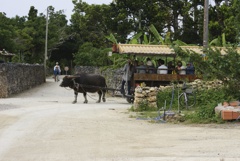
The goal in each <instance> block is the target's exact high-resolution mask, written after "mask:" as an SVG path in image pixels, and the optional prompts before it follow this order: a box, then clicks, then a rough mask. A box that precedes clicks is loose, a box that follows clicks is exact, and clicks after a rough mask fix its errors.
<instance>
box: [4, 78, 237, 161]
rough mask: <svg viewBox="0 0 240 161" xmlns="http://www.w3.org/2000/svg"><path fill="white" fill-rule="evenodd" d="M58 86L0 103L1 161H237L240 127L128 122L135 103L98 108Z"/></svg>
mask: <svg viewBox="0 0 240 161" xmlns="http://www.w3.org/2000/svg"><path fill="white" fill-rule="evenodd" d="M59 84H60V82H53V80H52V79H50V78H49V79H47V82H46V83H45V84H43V85H41V86H38V87H36V88H33V89H31V90H28V91H25V92H23V93H21V94H18V95H14V96H12V97H11V98H6V99H0V161H15V160H17V161H27V160H29V161H33V160H34V161H75V160H84V161H92V160H94V161H150V160H154V161H155V160H156V161H157V160H164V161H175V160H178V161H179V160H180V161H181V160H182V161H186V160H187V161H188V160H189V161H190V160H191V161H192V160H194V161H195V160H196V161H207V160H209V161H235V160H236V161H237V160H239V158H240V153H239V149H238V148H239V147H240V141H239V139H240V135H239V130H240V126H239V125H240V123H238V122H236V123H231V124H224V125H200V126H199V125H181V124H170V123H156V124H153V123H149V122H147V121H145V120H136V119H135V118H130V117H129V116H130V113H129V111H128V109H129V108H130V107H131V104H129V103H127V101H126V100H125V99H123V98H115V97H111V96H108V97H107V102H105V103H100V104H97V103H95V102H96V99H97V95H96V94H88V100H89V103H88V104H83V96H82V94H79V96H78V102H77V104H72V103H71V102H72V101H73V99H74V94H73V91H72V90H68V89H65V88H61V87H59Z"/></svg>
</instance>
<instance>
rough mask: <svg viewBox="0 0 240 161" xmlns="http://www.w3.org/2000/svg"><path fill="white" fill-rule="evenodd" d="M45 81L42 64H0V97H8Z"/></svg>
mask: <svg viewBox="0 0 240 161" xmlns="http://www.w3.org/2000/svg"><path fill="white" fill-rule="evenodd" d="M44 82H45V71H44V66H43V65H33V64H15V63H1V64H0V98H6V97H9V96H10V95H12V94H17V93H20V92H22V91H24V90H27V89H31V88H32V87H34V86H37V85H40V84H42V83H44Z"/></svg>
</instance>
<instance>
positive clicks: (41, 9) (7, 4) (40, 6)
mask: <svg viewBox="0 0 240 161" xmlns="http://www.w3.org/2000/svg"><path fill="white" fill-rule="evenodd" d="M83 1H84V2H87V3H88V4H103V3H104V4H110V3H111V2H112V0H83ZM0 2H1V3H0V12H5V13H6V16H7V17H8V18H12V17H15V16H16V15H18V16H27V15H28V12H29V10H30V7H31V6H34V7H35V8H36V9H37V10H38V14H39V13H43V14H45V15H46V11H47V7H48V6H53V7H54V8H55V11H59V10H64V13H65V15H67V19H70V17H71V14H72V9H73V4H72V0H0Z"/></svg>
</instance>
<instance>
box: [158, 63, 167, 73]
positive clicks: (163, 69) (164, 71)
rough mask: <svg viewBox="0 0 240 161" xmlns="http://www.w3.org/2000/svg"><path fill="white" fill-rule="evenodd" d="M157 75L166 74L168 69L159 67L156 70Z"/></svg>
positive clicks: (162, 66) (164, 66) (163, 66)
mask: <svg viewBox="0 0 240 161" xmlns="http://www.w3.org/2000/svg"><path fill="white" fill-rule="evenodd" d="M157 73H158V74H167V73H168V67H167V66H166V65H164V64H163V65H161V66H159V67H158V70H157Z"/></svg>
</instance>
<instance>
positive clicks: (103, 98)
mask: <svg viewBox="0 0 240 161" xmlns="http://www.w3.org/2000/svg"><path fill="white" fill-rule="evenodd" d="M102 93H103V95H102V101H103V102H106V98H105V94H106V91H103V92H102Z"/></svg>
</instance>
